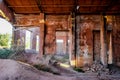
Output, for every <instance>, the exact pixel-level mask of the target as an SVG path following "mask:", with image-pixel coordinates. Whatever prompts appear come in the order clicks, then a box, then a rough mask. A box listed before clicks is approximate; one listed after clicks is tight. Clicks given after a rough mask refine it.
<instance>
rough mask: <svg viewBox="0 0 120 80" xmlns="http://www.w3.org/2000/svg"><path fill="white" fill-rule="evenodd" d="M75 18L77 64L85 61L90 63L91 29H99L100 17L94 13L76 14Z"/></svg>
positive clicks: (91, 47)
mask: <svg viewBox="0 0 120 80" xmlns="http://www.w3.org/2000/svg"><path fill="white" fill-rule="evenodd" d="M76 19H77V20H76V21H77V65H78V66H83V65H84V64H86V63H88V64H90V63H91V62H92V60H93V30H100V26H101V24H100V21H101V17H100V16H96V15H92V16H91V15H81V16H77V18H76ZM85 58H86V59H85ZM87 58H88V59H87ZM86 60H87V61H86Z"/></svg>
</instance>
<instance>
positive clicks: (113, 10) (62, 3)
mask: <svg viewBox="0 0 120 80" xmlns="http://www.w3.org/2000/svg"><path fill="white" fill-rule="evenodd" d="M5 2H6V4H7V5H8V7H9V8H10V9H11V10H13V11H14V12H15V13H16V14H39V13H41V12H43V13H45V14H70V13H72V12H76V13H79V14H103V13H105V14H120V5H119V4H120V0H5Z"/></svg>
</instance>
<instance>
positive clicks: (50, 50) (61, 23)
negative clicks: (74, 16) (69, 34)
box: [45, 15, 71, 54]
mask: <svg viewBox="0 0 120 80" xmlns="http://www.w3.org/2000/svg"><path fill="white" fill-rule="evenodd" d="M68 19H69V15H59V16H57V15H55V16H54V15H46V33H45V34H46V37H45V54H55V53H56V30H61V31H64V30H69V31H70V30H71V28H70V26H69V22H68Z"/></svg>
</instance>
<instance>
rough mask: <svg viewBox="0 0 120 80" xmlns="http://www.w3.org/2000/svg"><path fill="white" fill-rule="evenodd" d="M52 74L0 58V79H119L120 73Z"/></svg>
mask: <svg viewBox="0 0 120 80" xmlns="http://www.w3.org/2000/svg"><path fill="white" fill-rule="evenodd" d="M60 70H61V72H62V71H63V73H64V75H54V74H51V73H48V72H43V71H39V70H37V69H36V68H34V67H32V66H30V65H28V64H25V63H21V62H17V61H14V60H8V59H4V60H3V59H0V80H120V75H100V76H99V75H97V74H94V73H69V72H67V73H65V72H66V71H65V69H60Z"/></svg>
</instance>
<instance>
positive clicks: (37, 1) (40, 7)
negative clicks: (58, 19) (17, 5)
mask: <svg viewBox="0 0 120 80" xmlns="http://www.w3.org/2000/svg"><path fill="white" fill-rule="evenodd" d="M36 3H37V6H38V8H39V10H40V11H41V12H43V9H42V6H41V0H36Z"/></svg>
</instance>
